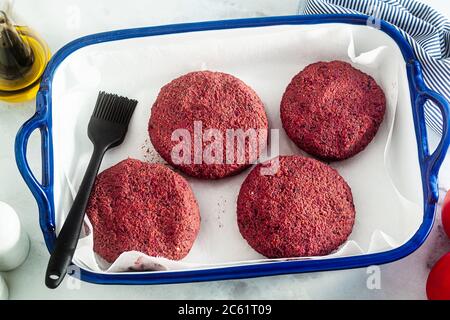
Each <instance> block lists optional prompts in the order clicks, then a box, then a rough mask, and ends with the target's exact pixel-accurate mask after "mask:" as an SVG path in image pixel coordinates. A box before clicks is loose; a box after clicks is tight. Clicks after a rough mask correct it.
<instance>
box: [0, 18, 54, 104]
mask: <svg viewBox="0 0 450 320" xmlns="http://www.w3.org/2000/svg"><path fill="white" fill-rule="evenodd" d="M50 57H51V54H50V50H49V48H48V46H47V44H46V43H45V42H44V41H43V40H42V39H40V38H39V37H38V36H37V34H36V33H35V32H33V30H31V29H30V28H29V27H26V26H18V25H15V24H14V23H13V22H12V21H11V19H10V18H9V16H8V15H7V14H6V13H5V12H4V11H1V10H0V100H3V101H7V102H24V101H27V100H31V99H33V98H34V97H35V96H36V93H37V91H38V89H39V81H40V78H41V76H42V73H43V72H44V69H45V67H46V65H47V63H48V61H49V60H50Z"/></svg>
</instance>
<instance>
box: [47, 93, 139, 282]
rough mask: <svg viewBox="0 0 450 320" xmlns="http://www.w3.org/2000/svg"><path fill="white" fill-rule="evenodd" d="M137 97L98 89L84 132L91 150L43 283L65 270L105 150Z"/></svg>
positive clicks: (121, 133) (119, 136)
mask: <svg viewBox="0 0 450 320" xmlns="http://www.w3.org/2000/svg"><path fill="white" fill-rule="evenodd" d="M136 105H137V101H136V100H131V99H128V98H125V97H120V96H118V95H116V94H109V93H105V92H100V93H99V95H98V98H97V103H96V105H95V109H94V112H93V114H92V117H91V120H90V121H89V125H88V136H89V139H90V140H91V141H92V144H93V145H94V152H93V154H92V157H91V160H90V162H89V165H88V167H87V170H86V173H85V174H84V178H83V181H82V182H81V185H80V189H79V190H78V193H77V195H76V197H75V200H74V202H73V205H72V208H71V209H70V211H69V214H68V215H67V218H66V221H65V222H64V225H63V227H62V229H61V232H60V233H59V235H58V238H57V239H56V244H55V247H54V249H53V252H52V254H51V257H50V261H49V263H48V266H47V272H46V275H45V285H46V286H47V287H49V288H51V289H54V288H56V287H57V286H58V285H59V284H60V283H61V281H62V280H63V278H64V276H65V275H66V272H67V267H68V266H69V265H70V263H71V262H72V257H73V254H74V252H75V249H76V247H77V243H78V238H79V236H80V231H81V227H82V226H83V220H84V214H85V211H86V206H87V203H88V200H89V195H90V193H91V190H92V187H93V185H94V182H95V178H96V176H97V173H98V170H99V168H100V164H101V162H102V159H103V155H104V154H105V152H106V151H107V150H108V149H110V148H113V147H116V146H118V145H120V144H121V143H122V142H123V140H124V138H125V135H126V133H127V130H128V124H129V123H130V119H131V116H132V115H133V112H134V109H135V108H136Z"/></svg>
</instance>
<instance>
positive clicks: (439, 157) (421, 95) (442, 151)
mask: <svg viewBox="0 0 450 320" xmlns="http://www.w3.org/2000/svg"><path fill="white" fill-rule="evenodd" d="M410 66H412V68H413V75H414V84H415V87H416V90H417V92H418V97H417V99H416V114H417V116H418V118H419V120H420V121H419V126H420V131H419V134H420V142H421V145H420V148H421V150H420V151H419V152H421V158H422V161H423V163H424V170H425V175H426V181H428V185H427V188H428V190H427V191H428V192H427V194H428V199H427V200H428V203H436V202H437V201H438V198H439V189H438V173H439V169H440V167H441V164H442V161H444V158H445V156H446V154H447V150H448V148H449V144H450V132H449V125H448V124H449V123H448V121H449V115H450V105H449V103H448V101H447V100H446V99H445V98H444V97H443V96H442V95H440V94H439V93H437V92H435V91H433V90H431V89H429V88H428V87H427V86H426V85H425V83H424V82H423V78H422V72H421V67H420V64H419V62H417V61H412V62H410ZM428 100H430V101H432V102H434V103H435V105H436V106H437V107H438V108H439V110H440V112H441V114H442V137H441V141H439V144H438V146H437V147H436V149H435V150H434V152H433V153H431V154H430V153H429V148H428V140H427V133H426V126H425V115H424V105H425V103H426V102H427V101H428Z"/></svg>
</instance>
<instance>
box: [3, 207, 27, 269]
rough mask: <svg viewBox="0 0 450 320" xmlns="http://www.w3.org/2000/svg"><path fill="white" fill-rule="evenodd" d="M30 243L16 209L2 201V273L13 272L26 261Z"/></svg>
mask: <svg viewBox="0 0 450 320" xmlns="http://www.w3.org/2000/svg"><path fill="white" fill-rule="evenodd" d="M29 248H30V242H29V239H28V236H27V235H26V233H25V232H24V231H23V230H22V227H21V225H20V220H19V217H18V216H17V214H16V212H15V211H14V209H13V208H12V207H11V206H9V205H8V204H6V203H4V202H1V201H0V271H9V270H12V269H14V268H16V267H18V266H19V265H21V264H22V262H23V261H24V260H25V259H26V257H27V255H28V251H29Z"/></svg>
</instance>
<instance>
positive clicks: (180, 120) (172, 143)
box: [148, 71, 268, 179]
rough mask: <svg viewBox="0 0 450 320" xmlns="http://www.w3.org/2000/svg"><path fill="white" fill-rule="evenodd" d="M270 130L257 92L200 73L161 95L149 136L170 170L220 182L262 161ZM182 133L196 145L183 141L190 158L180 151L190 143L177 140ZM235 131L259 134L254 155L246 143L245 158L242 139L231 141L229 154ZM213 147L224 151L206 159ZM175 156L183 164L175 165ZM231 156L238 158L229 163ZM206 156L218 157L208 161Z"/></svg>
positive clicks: (177, 81)
mask: <svg viewBox="0 0 450 320" xmlns="http://www.w3.org/2000/svg"><path fill="white" fill-rule="evenodd" d="M195 123H197V126H198V125H200V126H201V129H202V134H199V133H198V132H199V131H195V130H194V125H195ZM267 128H268V122H267V116H266V113H265V110H264V105H263V103H262V102H261V100H260V98H259V97H258V95H257V94H256V93H255V91H253V90H252V89H251V88H250V87H249V86H247V85H246V84H245V83H244V82H242V81H241V80H239V79H238V78H236V77H234V76H232V75H229V74H226V73H222V72H212V71H199V72H191V73H188V74H185V75H183V76H181V77H179V78H177V79H175V80H173V81H171V82H170V83H168V84H167V85H165V86H164V87H163V88H162V89H161V91H160V92H159V95H158V97H157V99H156V101H155V103H154V104H153V107H152V110H151V117H150V121H149V126H148V131H149V135H150V140H151V142H152V144H153V146H154V147H155V149H156V151H158V153H159V154H160V155H161V156H162V157H163V158H164V159H165V160H166V161H167V162H168V163H169V164H171V165H173V166H174V167H176V168H178V169H180V170H181V171H183V172H185V173H186V174H188V175H191V176H194V177H198V178H204V179H218V178H223V177H226V176H230V175H233V174H236V173H238V172H240V171H242V170H243V169H245V168H246V167H248V166H249V164H250V163H251V162H253V161H254V160H255V159H256V158H257V157H258V156H259V154H260V153H261V151H262V150H260V148H258V146H259V142H260V141H261V142H264V141H267ZM179 129H184V130H186V132H187V134H188V135H189V136H190V141H185V140H183V143H187V142H189V144H185V146H189V147H190V148H189V147H186V150H188V151H189V150H190V151H189V154H188V152H186V153H185V151H186V150H183V151H179V149H177V148H176V146H177V145H178V146H179V145H180V142H181V141H182V139H185V137H183V136H181V138H180V139H178V136H175V139H172V135H173V134H174V132H175V131H176V130H178V132H181V131H179ZM210 129H213V130H210ZM230 129H231V130H234V132H235V133H236V132H237V130H239V129H241V130H242V132H243V133H245V132H247V130H248V129H253V130H254V132H256V138H255V139H254V140H257V141H258V144H257V148H256V149H255V148H253V149H252V147H251V143H249V141H248V140H246V142H245V144H246V145H245V150H242V149H243V148H240V152H242V153H241V154H242V155H243V156H241V157H240V158H239V157H238V152H239V150H237V148H238V146H239V145H238V143H237V142H236V141H237V140H236V139H235V140H234V141H232V140H231V139H229V140H228V141H230V142H231V143H232V144H231V145H232V146H233V147H229V148H227V130H230ZM260 129H265V131H264V130H263V131H260ZM208 131H209V132H208ZM213 131H215V132H213ZM196 132H197V133H196ZM205 135H208V136H206V137H205ZM199 138H200V139H201V140H200V141H201V142H200V143H197V146H200V148H198V147H197V148H196V149H195V145H196V141H199V140H198V139H199ZM233 139H234V138H233ZM213 142H214V143H217V144H215V146H217V145H219V146H221V149H217V148H215V150H214V151H211V152H209V153H206V152H207V150H212V149H211V146H212V143H213ZM208 148H209V149H208ZM181 149H182V148H181ZM261 149H262V148H261ZM174 150H177V151H175V152H174V154H176V155H177V156H179V159H182V161H180V160H176V161H174V159H173V158H172V152H173V151H174ZM227 151H228V152H231V154H232V155H233V153H234V156H229V157H228V159H229V161H228V162H227V156H226V152H227ZM206 154H207V155H212V156H209V158H205V155H206ZM198 155H200V158H199V157H198ZM184 157H186V158H184ZM185 159H188V161H185Z"/></svg>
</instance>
